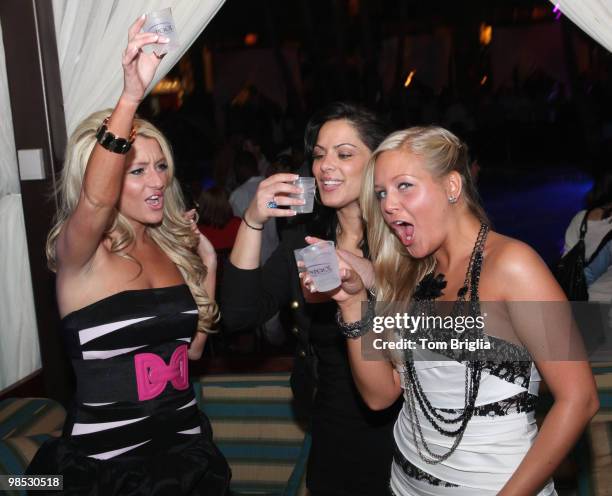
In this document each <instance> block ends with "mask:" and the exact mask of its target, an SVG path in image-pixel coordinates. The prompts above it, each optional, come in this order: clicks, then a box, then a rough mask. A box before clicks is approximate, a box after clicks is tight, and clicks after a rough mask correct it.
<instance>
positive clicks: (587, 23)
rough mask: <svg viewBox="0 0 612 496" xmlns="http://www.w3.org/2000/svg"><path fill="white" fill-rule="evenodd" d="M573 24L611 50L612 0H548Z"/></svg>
mask: <svg viewBox="0 0 612 496" xmlns="http://www.w3.org/2000/svg"><path fill="white" fill-rule="evenodd" d="M550 2H551V3H553V4H554V5H556V6H558V7H559V9H561V12H562V13H563V14H564V15H566V16H567V17H569V18H570V19H571V20H572V22H573V23H574V24H576V25H577V26H578V27H579V28H580V29H582V30H583V31H584V32H585V33H587V34H588V35H589V36H590V37H591V38H593V39H594V40H595V41H597V42H599V43H600V44H601V45H602V46H603V47H605V48H607V49H608V51H612V0H550Z"/></svg>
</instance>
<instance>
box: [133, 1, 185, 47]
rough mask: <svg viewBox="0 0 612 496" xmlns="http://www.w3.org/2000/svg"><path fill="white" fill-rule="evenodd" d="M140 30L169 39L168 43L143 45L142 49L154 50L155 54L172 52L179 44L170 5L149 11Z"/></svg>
mask: <svg viewBox="0 0 612 496" xmlns="http://www.w3.org/2000/svg"><path fill="white" fill-rule="evenodd" d="M142 30H143V31H145V32H147V33H157V34H158V35H160V36H165V37H166V38H168V39H169V40H170V41H169V42H168V43H157V44H152V45H147V46H145V47H144V48H143V50H146V51H147V52H149V53H150V52H155V53H156V54H157V55H162V54H164V53H169V52H173V51H174V50H176V49H178V47H179V46H180V43H179V39H178V33H177V32H176V25H175V24H174V18H173V17H172V9H171V8H170V7H168V8H167V9H162V10H155V11H153V12H149V13H148V14H147V17H146V19H145V23H144V26H143V27H142Z"/></svg>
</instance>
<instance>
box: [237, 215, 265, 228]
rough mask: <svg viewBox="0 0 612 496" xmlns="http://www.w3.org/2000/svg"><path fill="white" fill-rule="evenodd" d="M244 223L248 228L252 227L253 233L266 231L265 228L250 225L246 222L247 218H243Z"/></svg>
mask: <svg viewBox="0 0 612 496" xmlns="http://www.w3.org/2000/svg"><path fill="white" fill-rule="evenodd" d="M242 220H243V222H244V223H245V224H246V225H247V227H250V228H251V229H253V231H263V230H264V226H261V227H253V226H252V225H251V224H249V223H248V222H247V220H246V216H245V217H243V218H242Z"/></svg>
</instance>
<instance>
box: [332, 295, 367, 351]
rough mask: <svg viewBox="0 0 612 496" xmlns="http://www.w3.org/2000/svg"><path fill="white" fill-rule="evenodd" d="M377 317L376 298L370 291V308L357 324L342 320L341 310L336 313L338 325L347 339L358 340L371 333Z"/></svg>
mask: <svg viewBox="0 0 612 496" xmlns="http://www.w3.org/2000/svg"><path fill="white" fill-rule="evenodd" d="M375 315H376V298H375V296H374V294H373V293H372V292H370V291H368V308H367V310H366V314H365V316H364V317H363V319H361V320H358V321H356V322H345V321H344V319H343V318H342V312H341V311H340V308H338V311H337V312H336V323H337V324H338V327H339V328H340V332H341V333H342V335H343V336H344V337H345V338H349V339H357V338H360V337H361V336H363V335H365V334H367V333H368V332H369V330H370V327H371V324H372V321H373V320H374V316H375Z"/></svg>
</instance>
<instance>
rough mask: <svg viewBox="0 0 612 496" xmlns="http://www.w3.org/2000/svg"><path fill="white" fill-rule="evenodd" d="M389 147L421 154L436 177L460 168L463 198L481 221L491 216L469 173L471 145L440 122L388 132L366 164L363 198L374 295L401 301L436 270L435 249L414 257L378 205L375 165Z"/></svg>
mask: <svg viewBox="0 0 612 496" xmlns="http://www.w3.org/2000/svg"><path fill="white" fill-rule="evenodd" d="M391 150H404V151H406V152H408V153H412V154H414V155H418V156H420V157H422V158H423V159H424V160H423V163H424V164H425V167H426V168H427V169H428V170H429V172H430V173H431V174H432V175H433V176H434V177H436V178H442V177H444V176H446V175H447V174H449V173H450V172H452V171H456V172H458V173H459V174H460V176H461V181H462V189H461V198H462V201H464V202H465V204H466V205H467V207H468V209H469V210H470V212H471V213H472V214H473V215H475V216H476V217H477V218H478V219H479V220H480V221H481V222H484V223H487V224H489V220H488V218H487V214H486V213H485V211H484V209H483V208H482V206H481V204H480V197H479V195H478V191H477V190H476V186H475V185H474V181H473V179H472V176H471V173H470V161H469V154H468V149H467V146H466V145H465V143H463V142H462V141H461V140H460V139H459V138H458V137H457V136H455V135H454V134H453V133H451V132H450V131H448V130H447V129H444V128H442V127H438V126H426V127H411V128H408V129H404V130H402V131H396V132H394V133H392V134H390V135H389V136H387V138H385V140H384V141H383V142H382V143H381V144H380V145H379V146H378V148H376V150H374V152H373V153H372V155H371V157H370V159H369V161H368V164H367V165H366V168H365V171H364V181H363V185H362V189H361V196H360V199H359V202H360V205H361V209H362V213H363V217H364V220H365V222H366V225H367V234H368V244H369V247H370V253H371V254H372V262H373V263H374V270H375V273H376V288H377V295H376V297H377V299H378V300H379V301H384V302H402V301H408V300H409V299H410V298H411V297H412V294H413V293H414V290H415V288H416V286H417V284H418V283H419V282H420V281H421V279H423V277H424V276H425V275H426V274H427V273H429V272H431V271H432V270H434V267H435V261H434V257H433V256H432V255H429V256H427V257H425V258H422V259H417V258H413V257H411V256H410V254H409V253H408V252H407V251H406V248H405V247H404V246H403V245H402V243H401V242H400V240H399V239H398V238H397V236H395V235H394V234H393V232H392V230H391V228H390V227H389V226H388V225H387V224H386V223H385V220H384V218H383V216H382V213H381V211H380V204H379V202H378V200H377V198H376V195H375V192H374V170H375V166H376V160H377V159H378V158H379V157H380V155H381V154H382V153H384V152H386V151H391Z"/></svg>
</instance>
